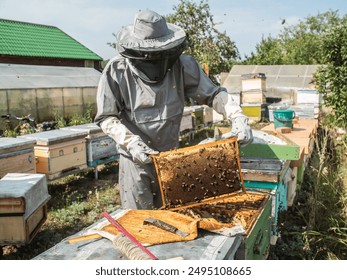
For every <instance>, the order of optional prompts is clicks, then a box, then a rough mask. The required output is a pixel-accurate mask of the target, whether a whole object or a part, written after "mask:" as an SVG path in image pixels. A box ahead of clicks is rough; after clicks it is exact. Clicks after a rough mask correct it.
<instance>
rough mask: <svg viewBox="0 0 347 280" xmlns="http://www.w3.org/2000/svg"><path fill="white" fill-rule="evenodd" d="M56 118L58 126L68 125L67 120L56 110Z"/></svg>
mask: <svg viewBox="0 0 347 280" xmlns="http://www.w3.org/2000/svg"><path fill="white" fill-rule="evenodd" d="M54 120H55V121H56V122H57V124H56V126H55V127H56V128H62V127H65V126H66V120H65V119H64V117H63V116H62V115H60V114H59V112H54Z"/></svg>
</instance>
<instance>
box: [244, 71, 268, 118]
mask: <svg viewBox="0 0 347 280" xmlns="http://www.w3.org/2000/svg"><path fill="white" fill-rule="evenodd" d="M241 85H242V92H241V103H242V105H241V107H242V109H243V112H244V113H245V115H246V116H248V117H249V118H250V119H252V120H255V121H260V120H262V119H264V118H266V117H267V115H268V113H267V104H266V97H265V91H266V77H265V74H263V73H252V74H244V75H241Z"/></svg>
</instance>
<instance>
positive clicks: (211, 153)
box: [153, 137, 245, 208]
mask: <svg viewBox="0 0 347 280" xmlns="http://www.w3.org/2000/svg"><path fill="white" fill-rule="evenodd" d="M153 162H154V165H155V168H156V172H157V176H158V181H159V186H160V190H161V193H162V197H163V207H164V208H174V207H178V206H182V205H189V204H194V203H198V202H201V201H203V200H205V199H209V198H211V197H218V196H222V195H226V194H231V193H235V192H239V191H241V190H242V191H244V190H245V189H244V184H243V180H242V173H241V168H240V157H239V151H238V144H237V138H236V137H233V138H229V139H225V140H218V141H215V142H210V143H206V144H201V145H196V146H192V147H187V148H182V149H177V150H173V151H168V152H163V153H160V154H158V155H154V156H153Z"/></svg>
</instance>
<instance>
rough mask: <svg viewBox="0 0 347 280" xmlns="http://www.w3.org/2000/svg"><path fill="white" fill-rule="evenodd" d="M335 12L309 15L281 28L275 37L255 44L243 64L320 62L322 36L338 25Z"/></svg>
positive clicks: (321, 59) (338, 20) (338, 19)
mask: <svg viewBox="0 0 347 280" xmlns="http://www.w3.org/2000/svg"><path fill="white" fill-rule="evenodd" d="M340 21H341V19H340V18H339V16H338V12H337V11H328V12H326V13H322V14H318V15H317V16H309V17H307V18H306V19H305V20H303V21H299V23H298V24H296V25H292V26H288V27H284V29H283V31H282V32H281V33H280V35H279V36H278V37H277V38H272V37H271V36H269V37H268V38H267V39H262V41H261V42H260V43H259V44H257V46H256V52H254V53H253V52H252V53H251V55H250V56H249V57H246V58H245V60H244V63H245V64H264V65H266V64H322V62H323V58H322V57H321V52H320V49H321V44H322V37H323V35H324V34H325V33H326V32H328V31H329V30H331V29H332V28H333V27H334V26H336V25H337V24H339V22H340Z"/></svg>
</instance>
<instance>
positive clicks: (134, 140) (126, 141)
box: [101, 117, 158, 164]
mask: <svg viewBox="0 0 347 280" xmlns="http://www.w3.org/2000/svg"><path fill="white" fill-rule="evenodd" d="M101 128H102V130H103V132H104V133H105V134H107V135H108V136H110V137H112V138H113V140H115V141H116V143H117V144H118V145H120V146H122V147H124V148H125V149H126V150H127V151H128V152H129V153H130V154H131V156H132V158H133V160H134V161H135V162H137V163H140V164H148V163H150V162H152V158H151V157H149V156H148V155H150V154H157V153H158V152H157V151H154V150H153V149H151V148H150V147H148V146H147V145H146V144H145V143H144V142H143V140H142V139H141V137H140V136H138V135H134V134H133V133H132V132H131V131H130V130H129V129H127V128H126V126H125V125H123V124H122V123H121V122H120V121H119V120H118V119H117V118H116V117H110V118H108V119H106V120H104V121H103V122H102V123H101Z"/></svg>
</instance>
